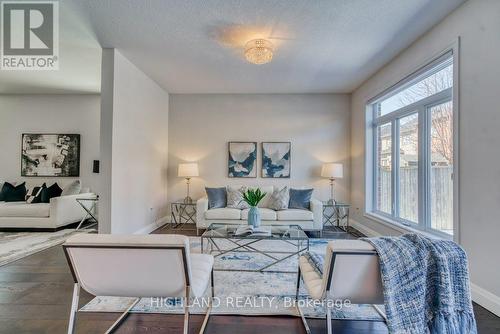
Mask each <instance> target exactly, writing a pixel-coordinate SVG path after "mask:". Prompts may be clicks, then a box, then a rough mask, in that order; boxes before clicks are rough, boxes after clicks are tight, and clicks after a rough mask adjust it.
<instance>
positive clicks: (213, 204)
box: [205, 187, 227, 209]
mask: <svg viewBox="0 0 500 334" xmlns="http://www.w3.org/2000/svg"><path fill="white" fill-rule="evenodd" d="M205 191H206V192H207V196H208V208H209V209H217V208H225V207H226V203H227V193H226V188H206V187H205Z"/></svg>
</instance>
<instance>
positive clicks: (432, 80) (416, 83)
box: [367, 52, 454, 235]
mask: <svg viewBox="0 0 500 334" xmlns="http://www.w3.org/2000/svg"><path fill="white" fill-rule="evenodd" d="M452 91H453V55H452V53H451V52H449V53H447V54H445V55H443V56H441V57H440V58H439V59H436V60H435V61H433V62H432V63H430V64H429V65H427V66H425V67H424V68H423V69H421V70H420V71H418V72H417V73H415V74H414V75H412V76H411V77H410V78H409V79H407V80H404V82H403V83H401V84H399V85H396V87H394V88H392V89H390V90H389V91H388V92H385V93H384V94H383V95H382V96H380V97H378V98H376V99H375V100H374V101H373V102H371V103H370V104H369V105H368V111H369V115H368V116H369V117H368V119H369V127H368V135H369V138H370V140H369V142H370V146H371V147H372V149H371V152H369V154H370V155H371V159H370V161H373V170H372V177H371V178H368V180H369V182H370V183H371V184H369V185H368V187H367V189H370V188H371V189H373V191H372V193H370V194H368V197H367V198H369V201H370V202H371V203H369V204H368V207H369V209H370V210H369V211H370V212H371V213H373V214H376V215H377V216H378V217H379V218H382V219H384V220H385V221H387V222H391V223H396V224H403V225H406V226H411V227H414V228H417V229H421V230H424V231H427V232H431V233H436V234H441V235H453V198H454V197H453V161H454V159H453V152H454V147H453V138H454V136H453V127H454V122H453V120H454V116H453V94H452Z"/></svg>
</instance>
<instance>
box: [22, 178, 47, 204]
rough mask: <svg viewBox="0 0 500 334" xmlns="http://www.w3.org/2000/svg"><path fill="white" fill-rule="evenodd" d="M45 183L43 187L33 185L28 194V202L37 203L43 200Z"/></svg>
mask: <svg viewBox="0 0 500 334" xmlns="http://www.w3.org/2000/svg"><path fill="white" fill-rule="evenodd" d="M45 187H46V185H45V183H44V184H43V185H42V186H41V187H33V188H31V189H30V190H28V193H27V194H26V203H29V204H35V203H41V202H42V190H43V188H45Z"/></svg>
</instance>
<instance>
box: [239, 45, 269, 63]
mask: <svg viewBox="0 0 500 334" xmlns="http://www.w3.org/2000/svg"><path fill="white" fill-rule="evenodd" d="M245 58H246V59H247V60H248V61H249V62H250V63H252V64H257V65H261V64H265V63H269V62H270V61H271V60H272V59H273V43H271V42H269V41H268V40H265V39H252V40H251V41H249V42H248V43H247V44H246V45H245Z"/></svg>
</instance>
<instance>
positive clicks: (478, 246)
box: [351, 0, 500, 315]
mask: <svg viewBox="0 0 500 334" xmlns="http://www.w3.org/2000/svg"><path fill="white" fill-rule="evenodd" d="M499 17H500V1H497V0H470V1H467V2H466V3H465V4H464V5H462V6H461V7H459V8H458V9H457V10H456V11H454V12H453V13H452V14H451V15H449V16H448V17H447V18H446V19H445V20H444V21H443V22H441V23H440V24H438V25H437V26H435V27H434V28H433V29H431V30H430V31H429V32H427V33H426V34H425V35H424V36H422V37H421V38H420V39H419V40H417V41H416V42H415V43H413V44H412V45H411V46H410V47H409V48H408V49H407V50H405V51H404V52H402V53H401V54H400V55H399V56H398V57H396V58H395V59H394V60H392V61H391V62H390V63H389V64H388V65H386V66H385V67H384V68H382V69H381V70H380V71H379V72H378V73H377V74H375V75H374V76H373V77H372V78H370V79H369V80H367V81H366V82H365V83H364V84H363V85H361V86H360V87H359V88H358V89H357V90H356V91H355V92H354V93H353V95H352V101H351V103H352V122H351V123H352V124H351V125H352V133H351V154H352V160H351V163H352V179H351V180H352V182H351V202H352V204H353V206H354V207H355V210H353V213H354V219H355V220H356V221H358V222H360V223H361V224H362V227H363V226H364V227H365V228H368V229H370V230H372V231H374V232H376V233H380V234H399V233H400V232H399V231H397V230H394V229H392V228H390V227H387V226H385V225H382V224H380V223H377V222H375V221H372V220H370V219H367V218H365V217H364V216H363V213H364V200H365V198H364V195H365V151H364V145H365V135H364V131H365V106H366V102H367V100H368V99H370V98H371V97H373V96H375V95H377V94H378V93H380V92H381V91H383V90H384V89H385V88H387V87H389V86H391V85H393V84H395V83H396V82H397V81H399V80H400V79H402V78H403V77H405V76H406V75H408V74H410V73H411V72H412V71H413V70H415V69H416V68H417V67H419V66H421V65H423V64H425V62H426V61H427V60H428V59H429V58H430V57H432V56H433V55H435V54H437V53H439V52H440V51H442V50H443V49H445V48H446V47H447V46H448V45H449V44H450V43H452V42H453V41H455V40H456V39H457V37H459V36H460V41H461V47H460V54H459V57H460V64H459V66H460V69H459V76H460V79H459V106H460V110H459V115H460V116H459V122H460V126H459V141H460V144H459V173H460V174H459V184H460V192H459V198H460V199H459V216H460V226H459V228H460V243H461V245H462V246H463V247H464V248H465V250H466V251H467V254H468V256H469V261H470V270H471V278H472V283H473V284H474V285H473V295H474V297H475V300H476V301H477V302H478V303H480V304H482V305H483V306H485V307H487V308H489V309H490V310H492V311H494V312H496V314H498V315H500V297H499V296H500V266H499V265H498V258H497V256H498V254H500V243H499V242H498V239H499V236H500V224H499V222H498V220H499V218H498V217H500V205H499V203H500V182H499V181H498V180H499V175H500V155H499V154H498V148H499V147H500V131H499V129H500V114H499V111H498V104H499V103H498V97H499V87H500V67H499V66H498V64H499V59H500V38H499V35H498V32H499V31H500V20H499Z"/></svg>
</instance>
